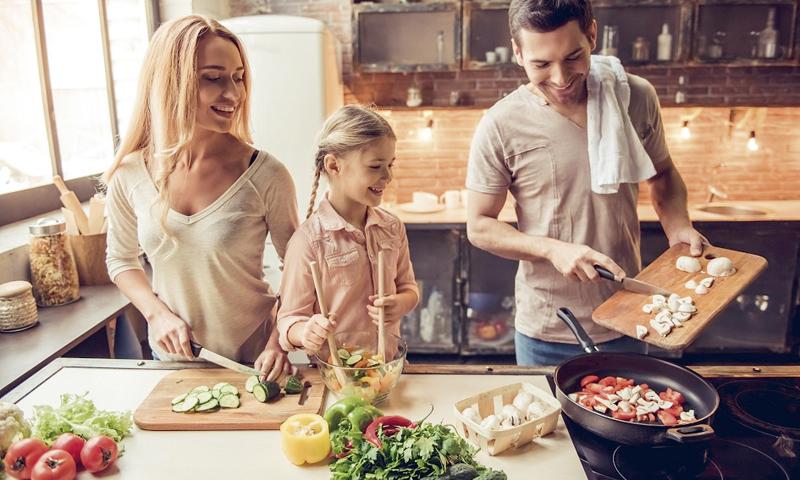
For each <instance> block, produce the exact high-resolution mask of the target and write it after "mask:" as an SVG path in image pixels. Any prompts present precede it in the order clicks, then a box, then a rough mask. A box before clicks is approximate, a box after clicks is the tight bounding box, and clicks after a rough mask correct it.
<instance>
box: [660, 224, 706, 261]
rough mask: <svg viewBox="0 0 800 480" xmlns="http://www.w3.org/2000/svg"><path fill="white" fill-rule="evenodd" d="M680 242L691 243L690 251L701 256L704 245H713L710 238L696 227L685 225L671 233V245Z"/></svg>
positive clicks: (695, 255) (696, 255)
mask: <svg viewBox="0 0 800 480" xmlns="http://www.w3.org/2000/svg"><path fill="white" fill-rule="evenodd" d="M679 243H685V244H687V245H689V253H690V254H691V255H692V256H693V257H699V256H700V255H702V254H703V247H705V246H707V245H711V243H709V241H708V239H707V238H706V237H704V236H703V235H702V234H701V233H700V232H698V231H697V230H695V229H694V227H684V228H682V229H680V230H678V231H676V232H675V233H673V234H672V235H670V237H669V246H670V247H671V246H673V245H677V244H679Z"/></svg>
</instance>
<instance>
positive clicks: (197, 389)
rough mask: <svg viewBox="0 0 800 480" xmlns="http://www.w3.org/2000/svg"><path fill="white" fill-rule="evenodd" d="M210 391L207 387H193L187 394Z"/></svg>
mask: <svg viewBox="0 0 800 480" xmlns="http://www.w3.org/2000/svg"><path fill="white" fill-rule="evenodd" d="M209 390H211V389H210V388H208V385H198V386H196V387H194V388H193V389H192V390H191V391H190V392H189V393H200V392H208V391H209Z"/></svg>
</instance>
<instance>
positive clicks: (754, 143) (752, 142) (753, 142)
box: [747, 130, 758, 152]
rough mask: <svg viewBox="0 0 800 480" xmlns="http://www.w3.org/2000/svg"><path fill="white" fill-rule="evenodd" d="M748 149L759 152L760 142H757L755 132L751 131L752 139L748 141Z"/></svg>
mask: <svg viewBox="0 0 800 480" xmlns="http://www.w3.org/2000/svg"><path fill="white" fill-rule="evenodd" d="M747 149H748V150H750V151H751V152H757V151H758V141H757V140H756V131H755V130H750V138H748V139H747Z"/></svg>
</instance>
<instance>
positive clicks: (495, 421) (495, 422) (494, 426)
mask: <svg viewBox="0 0 800 480" xmlns="http://www.w3.org/2000/svg"><path fill="white" fill-rule="evenodd" d="M481 428H485V429H486V430H499V429H500V419H499V418H497V415H489V416H488V417H486V418H484V419H483V421H482V422H481Z"/></svg>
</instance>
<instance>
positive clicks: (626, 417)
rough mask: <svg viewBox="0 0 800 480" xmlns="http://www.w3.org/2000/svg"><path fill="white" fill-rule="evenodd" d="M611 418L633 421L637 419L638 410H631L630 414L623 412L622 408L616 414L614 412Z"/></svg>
mask: <svg viewBox="0 0 800 480" xmlns="http://www.w3.org/2000/svg"><path fill="white" fill-rule="evenodd" d="M611 416H612V417H614V418H616V419H617V420H626V421H631V420H633V419H634V418H636V410H631V411H630V412H623V411H622V409H621V408H620V409H619V410H617V411H616V412H612V413H611Z"/></svg>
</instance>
